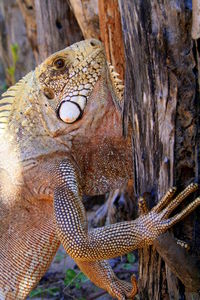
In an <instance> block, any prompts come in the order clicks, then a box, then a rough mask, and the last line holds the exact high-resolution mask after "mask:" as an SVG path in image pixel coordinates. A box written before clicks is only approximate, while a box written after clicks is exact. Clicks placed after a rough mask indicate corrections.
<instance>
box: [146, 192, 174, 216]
mask: <svg viewBox="0 0 200 300" xmlns="http://www.w3.org/2000/svg"><path fill="white" fill-rule="evenodd" d="M175 192H176V187H171V188H170V189H169V190H168V191H167V192H166V194H165V195H164V196H163V197H162V198H161V200H160V201H159V202H158V204H157V205H156V206H155V207H153V208H152V211H154V212H156V213H159V212H160V211H161V210H162V209H163V208H164V207H165V206H166V205H167V203H168V202H170V201H171V200H172V197H173V196H174V194H175Z"/></svg>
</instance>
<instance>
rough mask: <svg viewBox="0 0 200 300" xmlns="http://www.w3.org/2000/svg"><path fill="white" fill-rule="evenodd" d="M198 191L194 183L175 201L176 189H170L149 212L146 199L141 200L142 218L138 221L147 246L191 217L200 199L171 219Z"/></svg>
mask: <svg viewBox="0 0 200 300" xmlns="http://www.w3.org/2000/svg"><path fill="white" fill-rule="evenodd" d="M197 189H198V184H196V183H192V184H190V185H189V186H188V187H186V189H185V190H183V191H182V192H181V193H180V194H178V195H177V196H176V197H175V198H174V199H173V197H174V194H175V192H176V188H170V189H169V190H168V192H167V193H166V194H165V195H164V197H163V198H162V199H161V200H160V201H159V203H158V204H157V205H156V206H155V207H153V209H152V210H151V211H150V212H148V208H147V206H146V202H145V199H144V198H142V197H141V198H139V211H140V218H139V219H138V221H139V223H140V224H141V226H143V228H144V238H145V244H151V243H152V241H153V240H154V239H156V238H157V237H158V236H159V235H160V234H162V233H164V232H165V231H166V230H167V229H169V228H170V227H172V226H173V225H174V224H176V223H177V222H179V221H180V220H182V219H183V218H185V217H186V216H187V215H189V214H190V213H191V212H192V211H193V210H194V209H195V208H196V207H197V206H199V205H200V197H198V198H196V199H195V200H194V201H193V202H191V203H190V204H189V205H188V206H187V207H186V208H184V209H183V210H182V211H181V212H180V213H177V214H176V215H174V216H173V217H169V216H170V215H171V213H172V212H173V211H174V209H175V208H177V207H178V205H179V204H180V203H181V202H182V201H183V200H184V199H185V198H186V197H187V196H189V195H190V194H191V193H193V192H195V191H196V190H197Z"/></svg>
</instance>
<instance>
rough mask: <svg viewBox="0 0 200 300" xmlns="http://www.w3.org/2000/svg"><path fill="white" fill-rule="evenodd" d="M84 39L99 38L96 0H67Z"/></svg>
mask: <svg viewBox="0 0 200 300" xmlns="http://www.w3.org/2000/svg"><path fill="white" fill-rule="evenodd" d="M69 3H70V5H71V7H72V10H73V12H74V15H75V17H76V20H77V22H78V24H79V26H80V28H81V31H82V33H83V36H84V38H85V39H89V38H96V39H99V37H100V32H99V15H98V0H69Z"/></svg>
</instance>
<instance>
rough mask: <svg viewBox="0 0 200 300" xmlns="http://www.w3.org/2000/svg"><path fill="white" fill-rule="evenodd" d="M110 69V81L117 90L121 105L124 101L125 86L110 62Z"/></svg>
mask: <svg viewBox="0 0 200 300" xmlns="http://www.w3.org/2000/svg"><path fill="white" fill-rule="evenodd" d="M108 68H109V71H110V79H111V82H112V85H113V87H114V89H115V92H116V94H117V96H118V98H119V100H120V104H122V101H123V95H124V85H123V82H122V80H121V79H119V78H118V76H119V74H118V73H117V72H115V68H114V67H113V66H112V65H111V64H110V63H109V62H108Z"/></svg>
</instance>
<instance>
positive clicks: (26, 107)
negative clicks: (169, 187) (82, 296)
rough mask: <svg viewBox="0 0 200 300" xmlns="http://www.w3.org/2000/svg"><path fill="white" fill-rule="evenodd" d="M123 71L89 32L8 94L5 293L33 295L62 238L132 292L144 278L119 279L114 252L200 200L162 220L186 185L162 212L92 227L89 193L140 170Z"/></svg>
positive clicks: (0, 232) (0, 236)
mask: <svg viewBox="0 0 200 300" xmlns="http://www.w3.org/2000/svg"><path fill="white" fill-rule="evenodd" d="M63 62H64V63H63ZM62 64H63V65H62ZM114 76H115V75H110V71H109V67H108V64H107V62H106V60H105V56H104V51H103V48H102V46H101V44H100V42H98V41H95V40H88V41H84V42H80V43H77V44H75V45H73V46H71V47H69V48H67V49H64V50H63V51H60V52H57V53H55V54H54V55H52V56H50V57H49V58H48V59H47V60H46V61H45V62H44V63H43V64H41V65H40V66H39V67H38V68H37V69H36V70H35V71H34V72H31V73H29V74H28V75H27V76H25V77H24V79H22V81H21V82H19V83H18V84H17V85H16V86H14V87H12V88H10V89H9V90H8V92H7V93H6V94H4V97H3V99H2V100H1V102H0V127H1V150H0V178H1V182H0V209H1V210H0V214H1V223H0V226H1V227H0V299H24V298H25V297H26V296H27V295H28V293H29V291H30V290H31V289H32V288H33V287H34V285H35V284H36V283H37V282H38V281H39V279H40V278H41V276H42V275H43V274H44V272H45V271H46V269H47V267H48V266H49V264H50V262H51V260H52V258H53V256H54V254H55V252H56V250H57V248H58V246H59V243H60V241H61V242H62V244H63V245H64V247H65V249H66V251H67V252H68V253H69V254H70V255H71V256H72V257H73V258H74V259H75V261H76V262H77V264H78V265H79V267H80V268H81V269H82V270H83V272H85V273H86V274H87V275H88V277H90V278H91V279H92V280H93V281H94V282H95V283H96V284H97V285H99V286H101V287H102V288H105V289H106V290H107V291H108V292H109V293H110V294H111V295H112V296H113V297H117V298H118V299H126V297H132V296H133V295H134V293H135V289H134V288H135V287H134V288H133V290H132V287H131V285H130V284H128V283H124V282H122V281H120V280H118V279H117V278H116V277H115V275H114V274H113V272H112V270H111V269H110V267H109V266H108V264H107V263H106V262H105V261H104V259H107V258H110V257H114V256H118V255H122V254H124V253H127V252H128V251H131V250H133V249H136V248H138V247H142V246H144V245H145V244H151V243H152V241H153V240H154V239H155V238H156V237H157V236H158V235H159V234H160V233H162V232H164V231H165V230H166V229H167V228H169V227H170V226H172V225H173V224H174V223H175V222H177V220H179V219H180V218H182V217H183V216H184V215H186V214H188V213H189V212H190V211H191V210H192V209H194V208H195V207H196V206H197V205H198V204H199V200H198V199H197V200H196V201H195V202H193V203H192V204H191V207H189V208H188V209H187V210H185V211H184V212H183V213H182V214H181V215H178V216H176V217H175V218H171V219H169V221H165V220H162V219H163V218H164V217H165V218H167V217H168V215H169V213H170V212H171V211H172V210H173V209H174V207H176V206H177V204H178V203H179V202H180V201H181V200H182V199H183V198H184V197H185V194H184V195H183V196H182V197H181V198H178V199H175V202H174V204H173V205H171V207H170V206H169V209H164V210H163V211H162V212H160V211H161V209H162V208H163V206H162V205H160V206H158V208H157V207H156V208H155V209H154V211H153V212H150V213H149V214H146V215H143V216H141V217H140V218H139V219H136V220H135V221H131V222H124V223H118V224H114V225H110V226H107V227H102V228H100V229H95V230H94V231H92V232H88V229H87V220H86V215H85V210H84V207H83V204H82V201H81V199H82V195H83V194H89V195H94V194H100V193H104V192H106V191H108V190H109V189H110V188H115V187H118V186H119V185H121V184H123V183H124V182H125V180H126V179H127V178H129V177H130V176H131V173H132V172H131V169H132V161H131V156H132V155H131V139H130V137H128V138H127V139H124V138H123V137H122V129H121V123H122V121H121V112H120V109H119V98H118V96H120V90H121V86H120V84H118V82H117V80H115V79H114ZM114 85H115V86H114ZM78 93H79V95H80V97H79V98H78V97H77V95H78ZM75 97H76V98H75ZM67 101H68V102H67ZM69 101H71V103H69ZM79 113H80V115H79ZM77 116H78V117H77ZM60 118H62V120H64V122H63V121H62V120H60ZM72 122H73V123H72ZM195 189H196V186H192V187H190V188H189V192H191V191H193V190H195ZM187 193H188V192H186V194H187ZM171 194H173V193H171ZM171 194H170V196H169V197H167V200H169V199H170V197H171ZM163 201H164V202H166V200H165V199H164V200H163ZM172 203H173V202H172ZM165 205H166V203H165Z"/></svg>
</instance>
